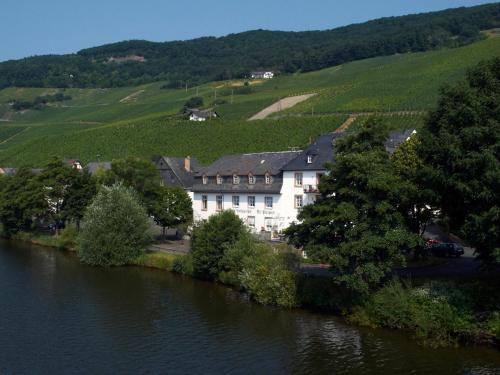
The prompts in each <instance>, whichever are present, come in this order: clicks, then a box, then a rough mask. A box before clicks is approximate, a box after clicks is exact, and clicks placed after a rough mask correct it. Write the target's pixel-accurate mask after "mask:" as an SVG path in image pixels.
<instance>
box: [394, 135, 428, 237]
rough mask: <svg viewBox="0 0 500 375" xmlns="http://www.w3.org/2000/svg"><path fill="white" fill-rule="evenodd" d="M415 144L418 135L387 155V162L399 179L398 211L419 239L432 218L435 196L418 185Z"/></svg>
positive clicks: (420, 164) (420, 167)
mask: <svg viewBox="0 0 500 375" xmlns="http://www.w3.org/2000/svg"><path fill="white" fill-rule="evenodd" d="M419 144H420V138H419V137H418V135H416V134H415V135H412V136H411V138H410V139H409V140H408V141H406V142H403V143H402V144H401V145H400V146H399V147H398V148H397V149H396V151H395V152H394V153H393V154H392V155H391V161H392V165H393V167H394V171H395V172H396V174H397V176H399V177H400V180H401V186H400V202H399V207H400V212H401V214H402V215H403V216H404V217H405V219H406V223H407V225H408V228H410V230H411V231H412V232H413V233H416V234H418V235H420V236H422V235H423V234H424V232H425V229H426V228H427V224H428V223H429V221H430V220H431V219H432V217H433V208H435V205H434V204H435V202H436V194H435V193H434V191H433V190H431V189H428V188H425V187H424V186H423V185H422V183H421V182H422V178H423V176H422V173H424V172H423V166H424V164H423V161H422V159H421V158H420V156H419V155H418V152H417V148H418V146H419ZM433 203H434V204H433Z"/></svg>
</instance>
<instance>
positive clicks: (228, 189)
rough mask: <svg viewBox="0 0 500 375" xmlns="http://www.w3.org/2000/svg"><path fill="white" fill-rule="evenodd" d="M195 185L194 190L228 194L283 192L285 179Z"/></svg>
mask: <svg viewBox="0 0 500 375" xmlns="http://www.w3.org/2000/svg"><path fill="white" fill-rule="evenodd" d="M197 182H198V183H196V184H194V185H193V191H195V192H197V193H228V194H252V193H253V194H266V193H267V194H279V193H280V192H281V186H282V185H283V180H282V179H279V181H273V183H272V184H269V185H266V184H264V183H255V184H254V185H249V184H247V183H241V184H238V185H233V184H232V183H224V184H221V185H217V184H207V185H203V184H202V183H199V182H200V181H197Z"/></svg>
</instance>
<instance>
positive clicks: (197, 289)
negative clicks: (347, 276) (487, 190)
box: [0, 241, 500, 374]
mask: <svg viewBox="0 0 500 375" xmlns="http://www.w3.org/2000/svg"><path fill="white" fill-rule="evenodd" d="M0 285H1V288H0V373H2V374H3V373H7V374H10V373H65V374H66V373H70V374H71V373H85V374H88V373H168V374H188V373H189V374H332V373H335V374H366V373H369V374H387V373H403V372H404V373H411V374H430V373H439V374H457V373H459V374H460V373H463V374H491V373H500V352H498V351H497V350H494V349H489V348H470V347H467V348H458V349H455V348H453V349H438V350H434V349H429V348H425V347H422V346H419V345H418V344H417V343H415V342H414V341H413V340H412V339H411V338H409V337H408V336H407V335H406V334H402V333H399V332H392V331H385V330H369V329H359V328H357V327H353V326H348V325H346V324H344V323H343V322H342V321H341V320H340V319H338V318H336V317H332V316H330V315H322V314H315V313H310V312H307V311H303V310H293V311H288V310H280V309H274V308H268V307H263V306H259V305H256V304H254V303H251V302H249V301H247V300H246V298H245V296H243V295H241V294H239V293H237V292H235V291H233V290H231V289H228V288H224V287H222V286H219V285H214V284H212V283H206V282H201V281H196V280H192V279H189V278H185V277H182V276H178V275H174V274H170V273H168V272H162V271H157V270H148V269H141V268H112V269H101V268H93V267H88V266H84V265H81V264H80V263H79V262H78V259H77V258H76V257H75V256H74V255H72V254H67V253H61V252H58V251H55V250H51V249H43V248H39V247H36V246H29V245H25V244H19V243H11V242H6V241H0Z"/></svg>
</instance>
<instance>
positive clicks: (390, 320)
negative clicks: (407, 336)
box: [350, 281, 476, 346]
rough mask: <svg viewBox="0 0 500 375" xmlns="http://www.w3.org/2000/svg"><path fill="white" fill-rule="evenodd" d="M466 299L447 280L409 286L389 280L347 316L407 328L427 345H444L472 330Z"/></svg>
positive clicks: (471, 314) (375, 324) (390, 326)
mask: <svg viewBox="0 0 500 375" xmlns="http://www.w3.org/2000/svg"><path fill="white" fill-rule="evenodd" d="M467 301H469V299H468V298H467V296H465V295H463V294H461V292H460V291H459V290H458V289H457V288H456V287H454V286H451V285H449V284H442V283H431V284H429V285H426V286H424V287H420V288H411V287H409V286H405V285H403V284H402V283H401V282H399V281H391V282H389V283H388V284H387V285H386V286H384V287H383V288H382V289H380V290H379V291H378V292H377V293H375V294H374V295H373V296H372V297H371V298H370V299H369V300H368V301H367V302H366V303H365V305H364V306H359V307H357V308H355V309H354V311H353V313H352V314H351V316H350V320H351V321H355V322H357V323H359V324H364V325H372V326H383V327H389V328H396V329H406V330H411V331H414V332H415V333H416V335H417V337H419V338H421V339H422V340H424V341H425V342H427V343H428V344H430V345H431V346H444V345H449V344H455V343H456V342H457V341H458V340H459V339H463V338H467V337H470V336H471V335H472V334H473V333H474V331H475V329H476V327H475V325H474V324H473V323H472V322H473V320H474V316H473V313H472V310H471V309H470V305H469V304H468V302H467Z"/></svg>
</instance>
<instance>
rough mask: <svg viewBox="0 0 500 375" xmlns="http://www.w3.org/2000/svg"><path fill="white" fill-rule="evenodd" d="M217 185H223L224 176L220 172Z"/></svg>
mask: <svg viewBox="0 0 500 375" xmlns="http://www.w3.org/2000/svg"><path fill="white" fill-rule="evenodd" d="M217 185H222V176H221V175H220V174H218V175H217Z"/></svg>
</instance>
